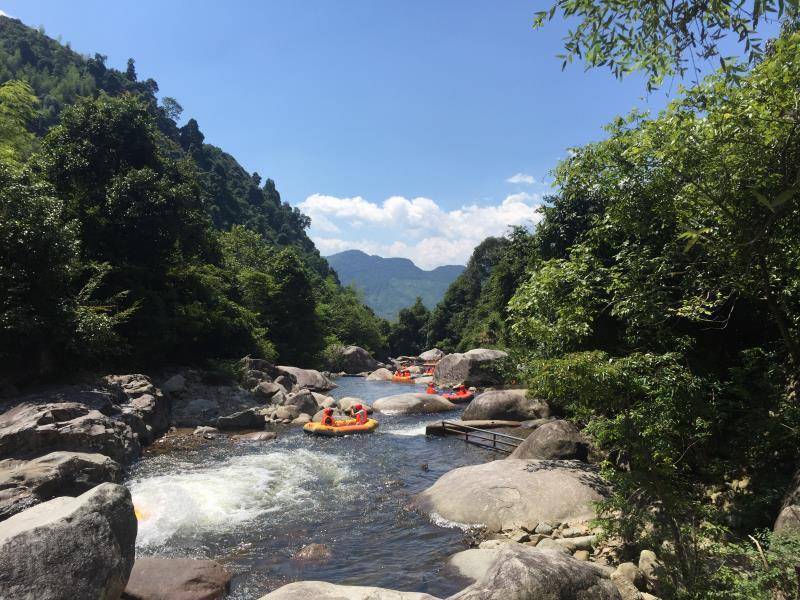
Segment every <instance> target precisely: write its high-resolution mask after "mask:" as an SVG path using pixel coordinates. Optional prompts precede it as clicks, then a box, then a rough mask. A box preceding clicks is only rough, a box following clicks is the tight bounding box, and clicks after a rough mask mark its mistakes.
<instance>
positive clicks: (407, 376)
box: [392, 371, 414, 383]
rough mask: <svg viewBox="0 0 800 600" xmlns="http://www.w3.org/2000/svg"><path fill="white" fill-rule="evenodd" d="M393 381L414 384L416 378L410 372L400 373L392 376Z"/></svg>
mask: <svg viewBox="0 0 800 600" xmlns="http://www.w3.org/2000/svg"><path fill="white" fill-rule="evenodd" d="M392 381H394V382H395V383H414V378H413V377H412V376H411V373H409V372H408V371H400V372H398V373H395V374H394V375H392Z"/></svg>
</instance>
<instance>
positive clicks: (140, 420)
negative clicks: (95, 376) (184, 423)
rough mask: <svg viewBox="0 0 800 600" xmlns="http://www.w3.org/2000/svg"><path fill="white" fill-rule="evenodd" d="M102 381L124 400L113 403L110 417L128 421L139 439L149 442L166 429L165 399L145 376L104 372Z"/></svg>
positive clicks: (145, 442)
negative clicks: (114, 404)
mask: <svg viewBox="0 0 800 600" xmlns="http://www.w3.org/2000/svg"><path fill="white" fill-rule="evenodd" d="M103 383H104V384H105V385H106V386H108V387H109V388H111V389H112V390H114V391H115V392H116V393H117V396H118V397H119V398H122V399H124V400H123V401H122V402H119V403H117V410H118V412H116V411H115V412H114V413H112V414H111V416H112V417H115V418H119V420H120V421H123V422H124V423H126V424H128V425H129V426H130V428H131V429H132V430H133V431H134V432H136V433H137V434H138V436H139V441H140V442H142V443H143V444H149V443H150V442H152V441H153V439H154V438H155V437H157V436H159V435H161V434H162V433H164V432H165V431H167V429H169V402H168V401H167V399H166V398H165V397H164V395H163V394H162V393H161V390H159V389H158V388H156V387H155V386H154V385H153V382H152V381H151V380H150V378H149V377H147V376H146V375H141V374H133V375H107V376H106V377H104V378H103Z"/></svg>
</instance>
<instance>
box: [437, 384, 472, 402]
mask: <svg viewBox="0 0 800 600" xmlns="http://www.w3.org/2000/svg"><path fill="white" fill-rule="evenodd" d="M425 393H426V394H437V395H439V396H441V397H442V398H447V399H448V400H450V402H469V401H470V400H472V399H473V398H474V397H475V392H473V391H472V390H468V389H467V388H466V386H464V385H458V386H456V387H454V388H453V389H452V391H450V392H443V391H441V390H438V389H436V387H435V386H434V385H433V384H429V385H428V387H427V389H426V390H425Z"/></svg>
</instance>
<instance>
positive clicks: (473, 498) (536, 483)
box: [413, 458, 606, 531]
mask: <svg viewBox="0 0 800 600" xmlns="http://www.w3.org/2000/svg"><path fill="white" fill-rule="evenodd" d="M605 492H606V485H605V483H604V482H603V480H602V479H601V478H600V477H599V475H598V474H597V472H596V470H595V469H593V468H592V467H590V466H588V465H585V464H583V463H579V462H577V461H543V460H520V459H512V458H508V459H505V460H497V461H494V462H490V463H485V464H481V465H473V466H468V467H460V468H458V469H454V470H452V471H450V472H449V473H446V474H445V475H443V476H442V477H440V478H439V479H438V480H437V481H436V483H434V484H433V485H432V486H431V487H429V488H428V489H427V490H425V491H423V492H422V493H420V494H418V495H417V496H416V497H415V498H414V501H413V505H414V506H415V507H416V508H418V509H420V510H422V511H423V512H425V513H428V514H433V513H435V514H436V515H438V516H440V517H441V518H444V519H447V520H448V521H453V522H456V523H464V524H469V525H482V526H484V527H486V529H487V530H489V531H502V530H503V529H512V528H514V527H523V528H525V529H526V530H528V531H530V530H531V529H533V528H536V527H537V524H538V523H541V522H564V521H569V522H570V523H581V522H586V521H589V520H591V519H593V518H595V516H596V513H595V509H594V503H595V502H597V501H600V500H602V499H603V497H604V494H605Z"/></svg>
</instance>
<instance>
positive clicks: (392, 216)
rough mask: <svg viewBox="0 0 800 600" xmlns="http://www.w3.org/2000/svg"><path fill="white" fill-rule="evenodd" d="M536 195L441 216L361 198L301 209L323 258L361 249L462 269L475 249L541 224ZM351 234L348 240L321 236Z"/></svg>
mask: <svg viewBox="0 0 800 600" xmlns="http://www.w3.org/2000/svg"><path fill="white" fill-rule="evenodd" d="M539 200H540V196H539V195H538V194H528V193H518V194H511V195H509V196H507V197H506V198H505V199H504V200H503V201H502V202H501V203H500V204H495V205H489V206H479V205H477V204H470V205H466V206H462V207H460V208H458V209H455V210H444V209H442V208H441V207H440V206H439V205H438V204H437V203H436V202H434V201H433V200H431V199H430V198H423V197H419V198H411V199H409V198H404V197H402V196H392V197H390V198H387V199H386V200H384V201H383V202H382V203H381V204H376V203H374V202H370V201H368V200H365V199H364V198H362V197H361V196H355V197H352V198H337V197H336V196H328V195H323V194H313V195H311V196H309V197H308V198H306V199H305V200H304V201H303V202H302V203H301V204H300V210H302V211H303V212H304V213H306V214H307V215H308V216H309V217H311V237H312V239H313V240H314V242H315V243H316V244H317V247H318V248H319V249H320V252H322V254H323V255H327V254H333V253H336V252H341V251H342V250H348V249H352V248H355V249H359V250H363V251H364V252H369V253H371V254H379V255H381V256H403V257H406V258H410V259H411V260H413V261H414V262H415V263H416V264H417V265H419V266H420V267H422V268H425V269H430V268H433V267H436V266H439V265H444V264H465V263H466V261H467V260H468V259H469V256H470V254H471V253H472V250H473V248H474V247H475V246H477V245H478V244H479V243H480V242H481V241H483V240H484V239H485V238H487V237H489V236H491V235H502V234H504V233H505V232H506V231H507V230H508V228H509V227H510V226H512V225H531V224H533V223H537V222H538V221H539V220H540V219H541V215H540V214H539V213H538V212H537V209H538V207H539ZM342 231H349V232H350V233H351V234H354V235H353V236H352V237H353V239H346V237H348V236H343V235H336V236H330V237H329V236H327V235H320V234H328V233H341V232H342Z"/></svg>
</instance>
